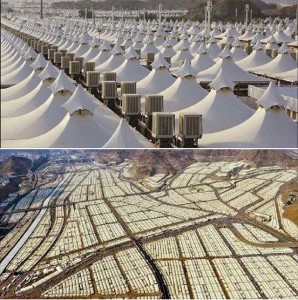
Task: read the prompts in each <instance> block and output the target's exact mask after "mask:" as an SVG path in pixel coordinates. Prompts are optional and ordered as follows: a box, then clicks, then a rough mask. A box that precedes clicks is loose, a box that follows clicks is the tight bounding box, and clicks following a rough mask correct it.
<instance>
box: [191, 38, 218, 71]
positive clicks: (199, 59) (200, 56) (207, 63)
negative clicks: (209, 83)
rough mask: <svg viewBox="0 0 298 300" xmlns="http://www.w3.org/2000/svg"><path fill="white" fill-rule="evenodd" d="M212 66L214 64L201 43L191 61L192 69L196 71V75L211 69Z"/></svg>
mask: <svg viewBox="0 0 298 300" xmlns="http://www.w3.org/2000/svg"><path fill="white" fill-rule="evenodd" d="M214 64H215V62H214V61H213V60H212V59H211V58H210V56H209V54H208V50H207V48H206V47H205V45H204V44H203V43H202V44H201V46H200V48H199V49H198V51H197V54H196V55H195V57H194V58H193V59H192V61H191V66H192V68H193V69H194V70H195V71H196V73H199V72H201V71H203V70H206V69H208V68H210V67H212V66H213V65H214Z"/></svg>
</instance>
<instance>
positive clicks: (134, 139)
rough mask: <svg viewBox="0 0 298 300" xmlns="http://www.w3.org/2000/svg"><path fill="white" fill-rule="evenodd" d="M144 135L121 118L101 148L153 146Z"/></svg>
mask: <svg viewBox="0 0 298 300" xmlns="http://www.w3.org/2000/svg"><path fill="white" fill-rule="evenodd" d="M153 147H154V146H153V144H151V143H150V142H149V141H148V140H147V139H146V138H145V137H143V136H142V135H141V134H140V133H139V132H137V131H136V130H134V129H133V128H132V127H131V126H129V125H128V124H127V122H126V121H125V120H124V119H121V120H120V122H119V125H118V127H117V129H116V130H115V132H114V134H113V135H112V136H111V137H110V139H109V140H108V141H107V142H106V144H105V145H103V147H102V148H117V149H122V148H153Z"/></svg>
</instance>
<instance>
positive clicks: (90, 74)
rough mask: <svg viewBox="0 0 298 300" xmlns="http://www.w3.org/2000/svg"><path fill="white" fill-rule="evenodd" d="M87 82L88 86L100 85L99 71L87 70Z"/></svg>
mask: <svg viewBox="0 0 298 300" xmlns="http://www.w3.org/2000/svg"><path fill="white" fill-rule="evenodd" d="M86 84H87V86H88V87H98V85H99V72H96V71H87V74H86Z"/></svg>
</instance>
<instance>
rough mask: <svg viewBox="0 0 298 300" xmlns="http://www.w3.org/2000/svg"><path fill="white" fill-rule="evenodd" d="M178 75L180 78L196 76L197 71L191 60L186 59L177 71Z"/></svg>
mask: <svg viewBox="0 0 298 300" xmlns="http://www.w3.org/2000/svg"><path fill="white" fill-rule="evenodd" d="M176 75H177V76H178V77H180V78H185V77H196V71H195V70H194V69H193V68H192V66H191V61H190V60H189V59H185V60H184V63H183V65H182V67H181V68H180V69H179V70H178V71H176Z"/></svg>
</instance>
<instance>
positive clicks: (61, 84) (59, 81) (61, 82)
mask: <svg viewBox="0 0 298 300" xmlns="http://www.w3.org/2000/svg"><path fill="white" fill-rule="evenodd" d="M49 89H50V90H51V91H52V92H53V94H56V93H58V92H60V91H70V92H71V93H73V92H74V91H75V89H76V86H75V85H74V82H73V81H72V80H71V79H70V78H69V77H68V76H67V75H66V74H65V72H64V71H63V70H60V72H59V75H58V77H57V78H56V80H55V81H54V82H53V83H52V84H51V85H50V86H49Z"/></svg>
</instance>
